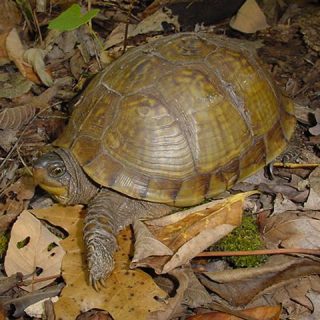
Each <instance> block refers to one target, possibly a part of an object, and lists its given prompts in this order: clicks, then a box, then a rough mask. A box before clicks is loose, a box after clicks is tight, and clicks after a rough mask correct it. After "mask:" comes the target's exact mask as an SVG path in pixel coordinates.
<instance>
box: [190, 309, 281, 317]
mask: <svg viewBox="0 0 320 320" xmlns="http://www.w3.org/2000/svg"><path fill="white" fill-rule="evenodd" d="M239 313H242V314H243V315H246V316H250V317H252V318H251V319H259V320H279V319H280V314H281V306H262V307H257V308H251V309H245V310H241V311H240V312H239ZM241 319H243V318H242V317H241V318H240V317H237V316H235V315H231V314H227V313H223V312H209V313H204V314H197V315H195V316H192V317H190V318H188V320H241Z"/></svg>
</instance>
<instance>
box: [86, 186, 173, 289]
mask: <svg viewBox="0 0 320 320" xmlns="http://www.w3.org/2000/svg"><path fill="white" fill-rule="evenodd" d="M171 211H172V207H169V206H167V205H163V204H157V203H151V202H146V201H141V200H136V199H132V198H128V197H126V196H124V195H122V194H120V193H117V192H115V191H112V190H109V189H102V190H101V191H100V192H99V193H98V194H97V195H96V196H95V197H94V198H93V199H92V200H91V201H90V203H89V204H88V209H87V215H86V217H85V221H84V242H85V246H86V249H87V261H88V268H89V281H90V284H91V285H92V286H93V287H94V288H95V289H98V288H99V286H100V285H104V279H105V278H106V277H107V276H108V275H109V274H110V273H111V271H112V270H113V268H114V260H113V255H114V252H115V250H116V249H117V240H116V236H117V234H118V232H119V231H120V230H121V229H123V228H125V227H126V226H127V225H129V224H130V223H132V222H133V220H134V219H136V218H143V217H148V218H152V217H160V216H163V215H165V214H168V213H169V212H171Z"/></svg>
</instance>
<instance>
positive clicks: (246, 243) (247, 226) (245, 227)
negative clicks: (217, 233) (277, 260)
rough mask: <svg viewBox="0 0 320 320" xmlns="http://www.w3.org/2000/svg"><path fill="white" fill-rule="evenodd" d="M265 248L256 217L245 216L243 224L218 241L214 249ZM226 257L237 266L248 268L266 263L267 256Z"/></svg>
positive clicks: (247, 249)
mask: <svg viewBox="0 0 320 320" xmlns="http://www.w3.org/2000/svg"><path fill="white" fill-rule="evenodd" d="M263 248H264V247H263V242H262V240H261V238H260V233H259V230H258V226H257V224H256V222H255V219H254V218H253V217H251V216H244V218H243V221H242V224H241V225H240V226H239V227H238V228H235V229H234V230H233V231H232V232H231V233H230V234H228V235H227V236H226V237H224V238H223V239H221V240H220V241H219V242H218V243H216V244H215V246H214V248H213V249H214V250H219V251H251V250H260V249H263ZM225 259H226V260H227V261H228V262H229V263H230V264H231V265H232V266H234V267H236V268H248V267H257V266H259V265H260V264H262V263H264V262H265V261H266V259H267V256H266V255H254V256H231V257H226V258H225Z"/></svg>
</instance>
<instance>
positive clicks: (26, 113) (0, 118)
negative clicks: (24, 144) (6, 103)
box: [0, 105, 36, 130]
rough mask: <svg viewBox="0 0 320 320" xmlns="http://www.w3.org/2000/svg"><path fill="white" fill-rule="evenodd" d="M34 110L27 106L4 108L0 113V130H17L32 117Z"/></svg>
mask: <svg viewBox="0 0 320 320" xmlns="http://www.w3.org/2000/svg"><path fill="white" fill-rule="evenodd" d="M35 113H36V109H35V108H33V107H32V106H29V105H23V106H18V107H13V108H5V109H4V110H2V111H1V112H0V129H3V130H7V129H12V130H19V129H21V128H22V127H23V126H24V125H25V124H26V123H28V122H29V121H30V119H32V118H33V117H34V115H35Z"/></svg>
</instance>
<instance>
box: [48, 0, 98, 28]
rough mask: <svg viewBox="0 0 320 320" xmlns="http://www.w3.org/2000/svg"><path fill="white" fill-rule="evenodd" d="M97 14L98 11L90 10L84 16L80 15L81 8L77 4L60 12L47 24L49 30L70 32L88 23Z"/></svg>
mask: <svg viewBox="0 0 320 320" xmlns="http://www.w3.org/2000/svg"><path fill="white" fill-rule="evenodd" d="M98 12H99V9H92V10H90V11H88V12H87V13H86V14H84V15H82V14H81V7H80V6H79V5H78V4H73V5H72V6H71V7H70V8H68V9H67V10H66V11H64V12H62V13H61V14H60V15H59V16H58V17H57V18H55V19H53V20H52V21H50V22H49V25H48V28H49V29H56V30H59V31H70V30H74V29H77V28H78V27H80V26H82V25H84V24H85V23H87V22H89V21H90V20H91V19H92V18H94V17H95V16H96V15H97V14H98Z"/></svg>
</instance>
